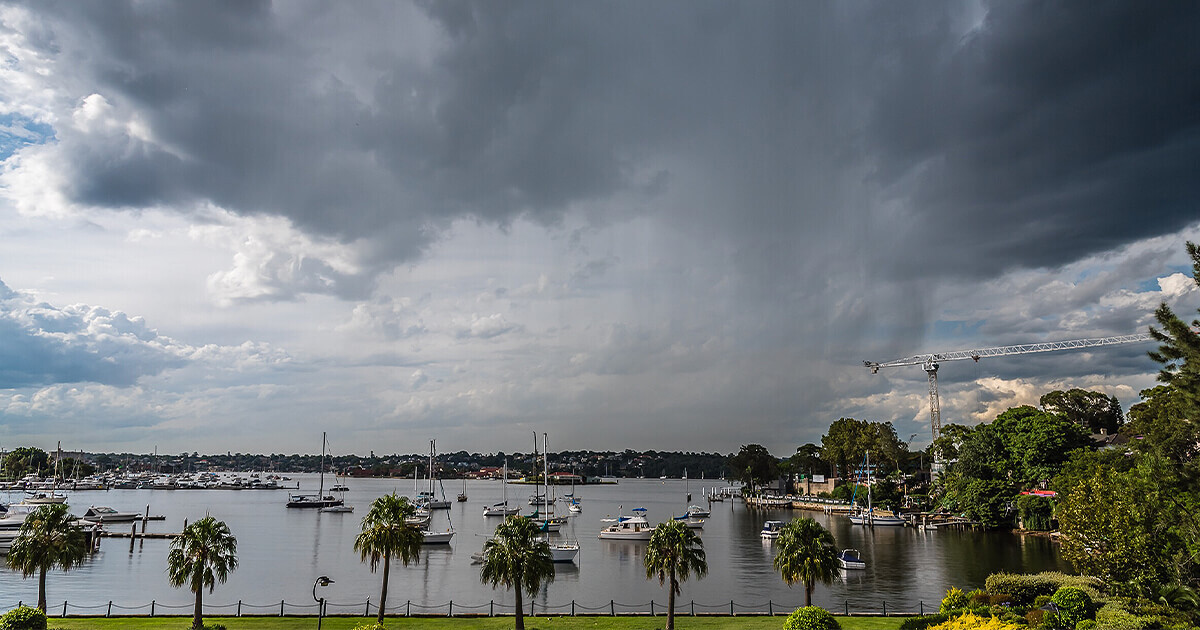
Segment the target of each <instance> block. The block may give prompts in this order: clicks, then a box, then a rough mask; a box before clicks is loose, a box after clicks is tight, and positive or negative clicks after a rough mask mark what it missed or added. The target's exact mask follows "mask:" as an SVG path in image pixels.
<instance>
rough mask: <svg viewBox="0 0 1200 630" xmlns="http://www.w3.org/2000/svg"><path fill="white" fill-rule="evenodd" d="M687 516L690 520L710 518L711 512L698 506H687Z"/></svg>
mask: <svg viewBox="0 0 1200 630" xmlns="http://www.w3.org/2000/svg"><path fill="white" fill-rule="evenodd" d="M687 515H688V516H689V517H691V518H708V517H710V516H712V510H709V509H708V508H706V507H701V506H699V505H689V506H688V509H687Z"/></svg>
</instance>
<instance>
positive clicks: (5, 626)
mask: <svg viewBox="0 0 1200 630" xmlns="http://www.w3.org/2000/svg"><path fill="white" fill-rule="evenodd" d="M0 630H46V613H44V612H42V611H40V610H38V609H37V608H32V607H29V606H19V607H17V608H14V609H12V610H10V611H8V612H6V613H4V615H3V616H0Z"/></svg>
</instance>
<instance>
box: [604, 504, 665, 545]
mask: <svg viewBox="0 0 1200 630" xmlns="http://www.w3.org/2000/svg"><path fill="white" fill-rule="evenodd" d="M603 521H604V522H606V523H612V525H609V526H608V527H605V528H604V529H602V530H600V535H599V536H597V538H603V539H606V540H650V534H652V533H654V526H653V525H651V524H650V521H647V520H646V508H634V509H633V515H632V516H624V515H617V518H606V519H603Z"/></svg>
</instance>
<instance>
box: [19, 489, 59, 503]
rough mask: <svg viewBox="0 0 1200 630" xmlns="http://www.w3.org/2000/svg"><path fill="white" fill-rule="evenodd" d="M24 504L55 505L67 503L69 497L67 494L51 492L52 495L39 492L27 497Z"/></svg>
mask: <svg viewBox="0 0 1200 630" xmlns="http://www.w3.org/2000/svg"><path fill="white" fill-rule="evenodd" d="M24 502H25V503H30V504H34V505H55V504H58V503H66V502H67V496H66V495H65V494H57V493H55V492H54V491H53V490H51V491H50V494H46V493H44V492H38V493H34V494H29V495H26V496H25V500H24Z"/></svg>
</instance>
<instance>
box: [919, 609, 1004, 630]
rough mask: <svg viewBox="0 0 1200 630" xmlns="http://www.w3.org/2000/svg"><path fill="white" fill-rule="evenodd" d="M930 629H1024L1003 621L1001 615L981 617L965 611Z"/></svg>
mask: <svg viewBox="0 0 1200 630" xmlns="http://www.w3.org/2000/svg"><path fill="white" fill-rule="evenodd" d="M929 630H1022V629H1021V626H1020V625H1018V624H1015V623H1007V622H1004V621H1001V620H1000V618H999V617H980V616H978V615H976V614H975V613H963V614H961V615H958V616H957V617H954V618H953V619H951V620H949V621H946V622H943V623H940V624H938V625H936V626H931V627H930V628H929Z"/></svg>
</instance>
